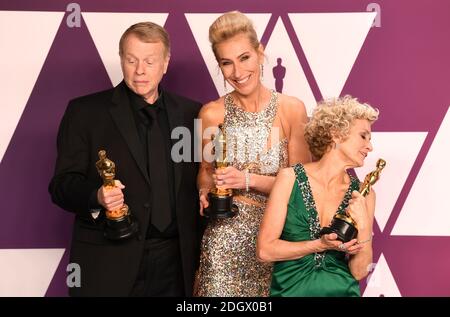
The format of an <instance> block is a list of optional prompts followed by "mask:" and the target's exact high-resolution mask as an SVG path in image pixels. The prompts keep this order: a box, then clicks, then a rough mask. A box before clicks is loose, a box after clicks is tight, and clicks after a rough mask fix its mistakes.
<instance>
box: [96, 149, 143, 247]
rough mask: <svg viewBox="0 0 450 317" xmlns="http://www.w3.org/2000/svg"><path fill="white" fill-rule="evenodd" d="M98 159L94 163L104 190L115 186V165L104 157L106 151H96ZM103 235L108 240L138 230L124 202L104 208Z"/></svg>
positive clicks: (124, 237)
mask: <svg viewBox="0 0 450 317" xmlns="http://www.w3.org/2000/svg"><path fill="white" fill-rule="evenodd" d="M98 157H99V158H100V160H98V161H97V163H95V166H96V167H97V171H98V173H99V174H100V177H101V178H102V179H103V187H105V189H106V190H108V189H112V188H114V187H116V186H115V183H114V177H115V175H116V165H115V164H114V162H113V161H111V160H110V159H108V158H107V157H106V151H104V150H100V151H99V152H98ZM105 214H106V226H105V237H106V238H108V239H110V240H121V239H126V238H128V237H130V236H132V235H133V234H134V233H136V232H137V231H138V224H137V221H136V220H135V219H134V218H133V217H132V215H131V212H130V210H129V208H128V206H127V205H126V204H123V205H122V207H120V208H118V209H115V210H106V212H105Z"/></svg>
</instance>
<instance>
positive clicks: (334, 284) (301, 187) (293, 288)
mask: <svg viewBox="0 0 450 317" xmlns="http://www.w3.org/2000/svg"><path fill="white" fill-rule="evenodd" d="M293 168H294V171H295V175H296V182H295V183H294V186H293V188H292V192H291V197H290V198H289V203H288V210H287V215H286V222H285V225H284V228H283V233H282V235H281V239H282V240H286V241H307V240H315V239H318V238H319V237H320V235H319V231H320V222H319V217H318V214H317V210H316V206H315V203H314V198H313V196H312V191H311V186H310V184H309V181H308V177H307V175H306V173H305V169H304V168H303V165H301V164H297V165H295V166H294V167H293ZM349 176H350V179H351V183H350V185H349V188H348V190H347V192H346V194H345V196H344V199H343V201H342V202H341V204H340V206H339V208H338V210H337V211H336V213H343V212H345V209H346V208H347V206H348V201H349V199H350V198H351V193H352V191H353V190H358V189H359V181H358V179H357V178H355V177H353V176H352V175H350V174H349ZM270 295H271V296H299V297H303V296H360V290H359V284H358V281H356V280H355V278H354V277H353V276H352V274H351V273H350V269H349V267H348V260H347V258H346V256H345V253H344V252H339V251H334V250H330V251H326V252H322V253H313V254H309V255H307V256H304V257H302V258H300V259H297V260H289V261H279V262H276V263H275V265H274V269H273V275H272V285H271V289H270Z"/></svg>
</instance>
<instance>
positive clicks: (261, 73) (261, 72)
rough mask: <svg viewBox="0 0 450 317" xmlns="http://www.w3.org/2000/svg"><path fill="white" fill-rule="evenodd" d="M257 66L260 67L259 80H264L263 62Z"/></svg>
mask: <svg viewBox="0 0 450 317" xmlns="http://www.w3.org/2000/svg"><path fill="white" fill-rule="evenodd" d="M259 68H260V74H259V77H260V78H261V81H264V64H260V65H259Z"/></svg>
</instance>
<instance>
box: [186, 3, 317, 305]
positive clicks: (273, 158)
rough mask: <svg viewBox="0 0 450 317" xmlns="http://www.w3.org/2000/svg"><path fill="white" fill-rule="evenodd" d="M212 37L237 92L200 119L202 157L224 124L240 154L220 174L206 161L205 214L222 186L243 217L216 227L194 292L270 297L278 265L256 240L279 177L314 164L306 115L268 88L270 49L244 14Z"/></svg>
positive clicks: (221, 23)
mask: <svg viewBox="0 0 450 317" xmlns="http://www.w3.org/2000/svg"><path fill="white" fill-rule="evenodd" d="M209 37H210V41H211V44H212V49H213V51H214V54H215V56H216V59H217V62H218V64H219V67H220V70H221V71H222V74H223V77H224V83H225V84H226V85H228V89H229V90H233V91H232V92H230V93H228V94H226V95H225V96H223V97H221V98H219V99H218V100H215V101H212V102H210V103H208V104H206V105H204V106H203V108H202V110H201V111H200V114H199V117H200V119H202V131H201V132H202V134H201V135H202V139H203V140H202V145H203V149H204V151H203V152H204V153H203V154H204V155H205V152H208V149H209V150H210V147H209V145H208V144H209V143H210V138H209V137H210V135H208V134H206V135H205V133H206V131H208V129H211V128H215V127H217V126H218V125H219V124H221V123H223V126H224V128H225V131H226V135H227V140H235V144H234V145H233V146H228V147H227V150H228V154H229V153H230V152H233V153H232V155H231V157H232V159H231V166H228V167H227V168H226V169H225V170H215V169H214V167H213V165H212V164H211V163H210V161H209V160H206V159H205V157H203V161H202V164H201V168H200V171H199V175H198V187H199V194H200V213H201V215H203V210H204V208H207V207H208V205H209V203H208V200H207V193H208V192H209V190H210V189H211V188H213V187H215V186H218V187H221V188H231V189H233V190H234V197H233V200H234V204H236V205H237V206H238V208H239V212H238V214H237V216H235V217H233V218H227V219H215V220H210V221H209V223H208V226H207V228H206V231H205V233H204V236H203V241H202V246H201V248H202V249H201V259H200V266H199V270H198V274H197V285H196V289H195V290H194V292H195V294H196V295H197V296H268V295H269V288H270V281H271V272H272V265H271V264H265V263H259V262H258V261H257V258H256V236H257V234H258V230H259V225H260V222H261V218H262V216H263V213H264V209H265V205H266V200H267V196H268V194H269V193H270V190H271V188H272V186H273V183H274V180H275V176H276V174H277V172H278V170H279V169H280V168H282V167H286V166H287V165H288V164H289V165H291V164H294V163H299V162H302V163H305V162H308V161H310V153H309V151H308V148H307V145H306V142H305V140H304V136H303V130H304V125H305V124H306V121H307V116H306V111H305V107H304V105H303V103H302V102H301V101H300V100H298V99H296V98H294V97H289V96H286V95H282V94H279V93H277V92H275V91H272V90H269V89H267V88H266V87H264V86H263V84H262V82H261V76H262V65H263V63H264V52H263V46H262V45H261V44H260V43H259V41H258V39H257V36H256V32H255V30H254V28H253V25H252V23H251V21H250V20H249V19H248V18H247V17H246V16H245V15H244V14H242V13H240V12H237V11H234V12H229V13H226V14H224V15H222V16H221V17H219V18H218V19H217V20H216V21H215V22H214V23H213V24H212V25H211V27H210V30H209ZM206 154H207V153H206ZM228 154H227V155H228ZM246 169H248V172H246V171H245V170H246ZM246 173H248V175H249V177H246ZM246 180H247V181H246Z"/></svg>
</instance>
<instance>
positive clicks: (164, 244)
mask: <svg viewBox="0 0 450 317" xmlns="http://www.w3.org/2000/svg"><path fill="white" fill-rule="evenodd" d="M130 296H138V297H139V296H152V297H161V296H164V297H169V296H170V297H172V296H185V292H184V283H183V271H182V267H181V256H180V245H179V242H178V238H175V239H159V238H158V239H148V240H146V241H145V249H144V254H143V256H142V261H141V264H140V268H139V273H138V277H137V279H136V282H135V284H134V286H133V289H132V291H131V294H130Z"/></svg>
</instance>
